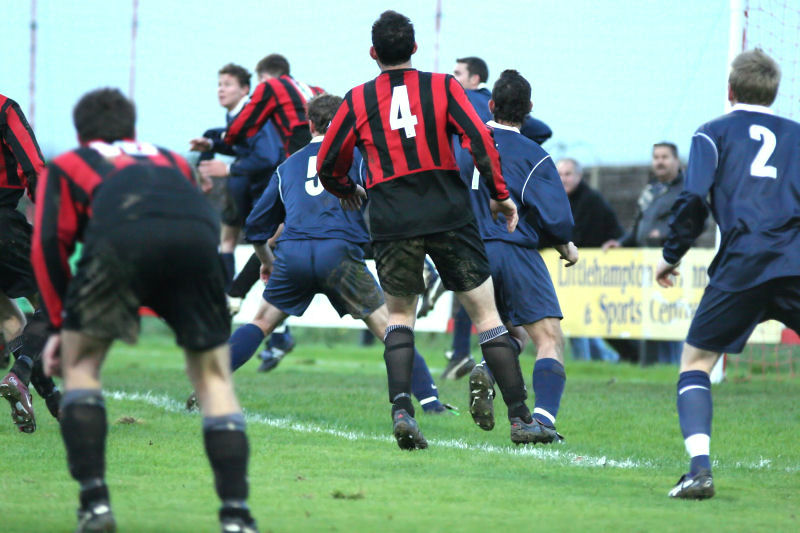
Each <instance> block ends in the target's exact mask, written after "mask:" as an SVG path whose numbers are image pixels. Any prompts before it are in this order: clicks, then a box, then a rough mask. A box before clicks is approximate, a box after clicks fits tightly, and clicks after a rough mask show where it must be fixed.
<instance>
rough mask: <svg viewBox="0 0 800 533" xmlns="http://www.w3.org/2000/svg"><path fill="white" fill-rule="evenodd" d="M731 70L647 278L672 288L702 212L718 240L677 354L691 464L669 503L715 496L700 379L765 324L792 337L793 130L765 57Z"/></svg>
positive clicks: (776, 73) (797, 162)
mask: <svg viewBox="0 0 800 533" xmlns="http://www.w3.org/2000/svg"><path fill="white" fill-rule="evenodd" d="M731 67H732V68H731V71H730V76H729V78H728V99H729V100H730V102H731V104H733V107H732V109H731V111H730V113H728V114H726V115H723V116H721V117H719V118H716V119H714V120H712V121H710V122H707V123H705V124H703V125H702V126H700V128H698V130H697V132H696V133H695V134H694V137H692V145H691V151H690V153H689V163H688V167H687V170H686V185H685V188H684V190H683V192H681V193H680V195H679V196H678V199H677V200H676V201H675V205H674V206H673V208H672V212H673V213H674V214H673V217H672V220H671V221H670V226H669V233H668V236H667V240H666V243H665V244H664V251H663V258H662V260H661V261H660V262H659V264H658V267H657V270H656V280H657V281H658V283H659V285H661V286H662V287H671V286H672V285H673V284H674V282H673V279H674V278H673V276H674V275H677V274H678V270H677V267H678V264H679V262H680V260H681V257H683V255H684V254H685V253H686V251H687V250H688V249H689V248H690V247H691V245H692V243H693V242H694V241H695V239H697V237H698V236H699V235H700V233H701V232H702V231H703V227H704V223H705V221H706V218H707V216H708V212H709V209H710V210H711V213H712V214H713V216H714V220H715V221H716V222H717V224H718V225H719V229H720V232H721V233H722V238H721V240H720V247H719V250H718V251H717V255H716V257H714V261H713V262H712V263H711V266H710V267H709V269H708V275H709V283H708V287H706V290H705V292H704V293H703V298H702V299H701V300H700V305H699V306H698V308H697V312H696V313H695V315H694V318H693V319H692V323H691V325H690V327H689V333H688V335H687V337H686V342H685V343H684V345H683V353H682V354H681V365H680V375H679V377H678V387H677V388H678V418H679V420H680V425H681V432H682V433H683V438H684V442H685V444H686V451H687V452H689V455H690V456H691V463H690V466H689V472H688V473H686V474H685V475H684V476H683V477H681V479H680V480H679V481H678V483H677V484H676V485H675V487H674V488H673V489H672V490H671V491H670V492H669V495H670V496H671V497H673V498H696V499H703V498H710V497H712V496H714V480H713V478H712V475H711V460H710V458H709V448H710V445H709V443H710V440H711V411H712V406H711V405H712V402H711V381H710V380H709V373H710V372H711V369H712V368H713V366H714V364H715V363H716V362H717V359H718V358H719V355H720V353H721V352H725V353H740V352H741V351H742V348H743V347H744V345H745V343H746V342H747V339H748V337H750V334H751V333H752V332H753V329H755V327H756V325H757V324H758V323H759V322H761V321H764V320H767V319H776V320H779V321H781V322H783V323H784V324H786V325H787V326H788V327H790V328H791V329H793V330H795V331H800V224H798V222H797V221H798V216H800V159H798V154H797V147H798V146H800V124H798V123H797V122H793V121H791V120H788V119H786V118H783V117H779V116H776V115H775V114H774V113H773V111H772V110H771V109H770V108H769V106H770V105H772V103H773V102H774V100H775V96H776V95H777V93H778V84H779V82H780V76H781V75H780V68H779V67H778V65H777V63H775V61H774V60H773V59H772V58H771V57H769V56H768V55H767V54H765V53H764V52H763V51H762V50H761V49H755V50H749V51H746V52H743V53H741V54H739V55H738V56H737V57H736V58H735V59H734V60H733V64H732V66H731Z"/></svg>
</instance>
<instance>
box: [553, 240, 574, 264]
mask: <svg viewBox="0 0 800 533" xmlns="http://www.w3.org/2000/svg"><path fill="white" fill-rule="evenodd" d="M553 248H555V249H556V251H557V252H558V254H559V255H560V256H561V259H563V260H564V261H566V262H567V264H566V265H564V266H566V267H571V266H572V265H574V264H575V263H577V262H578V247H577V246H575V243H573V242H568V243H566V244H557V245H556V246H554V247H553Z"/></svg>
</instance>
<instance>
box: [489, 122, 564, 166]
mask: <svg viewBox="0 0 800 533" xmlns="http://www.w3.org/2000/svg"><path fill="white" fill-rule="evenodd" d="M489 126H490V127H491V128H492V132H493V133H494V138H495V141H496V142H497V145H498V148H500V147H501V146H502V147H503V148H505V150H504V151H507V152H509V153H513V154H516V155H517V156H518V157H525V158H527V159H530V160H534V161H536V162H539V161H541V160H542V159H544V158H547V157H549V156H550V154H548V153H547V151H546V150H545V149H544V148H542V147H541V146H539V145H538V144H537V143H536V142H534V141H532V140H531V139H529V138H527V137H525V136H524V135H522V134H521V133H519V132H518V131H511V130H507V129H504V128H500V127H497V124H496V123H493V122H489Z"/></svg>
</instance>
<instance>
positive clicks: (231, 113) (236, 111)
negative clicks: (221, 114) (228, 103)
mask: <svg viewBox="0 0 800 533" xmlns="http://www.w3.org/2000/svg"><path fill="white" fill-rule="evenodd" d="M248 100H250V99H249V98H248V97H247V96H246V95H245V96H243V97H242V99H241V100H239V103H238V104H236V107H234V108H233V109H231V110H230V111H228V116H229V117H231V118H233V117H235V116H236V115H238V114H239V111H241V110H242V108H243V107H244V105H245V104H246V103H247V101H248Z"/></svg>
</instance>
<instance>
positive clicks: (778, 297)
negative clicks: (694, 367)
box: [686, 277, 800, 353]
mask: <svg viewBox="0 0 800 533" xmlns="http://www.w3.org/2000/svg"><path fill="white" fill-rule="evenodd" d="M769 319H775V320H778V321H779V322H783V323H784V324H785V325H786V326H788V327H789V328H791V329H793V330H795V331H796V332H800V277H790V278H776V279H772V280H769V281H767V282H766V283H762V284H761V285H757V286H755V287H753V288H751V289H747V290H744V291H739V292H728V291H723V290H720V289H717V288H715V287H712V286H710V285H709V286H708V287H706V290H705V292H704V293H703V298H702V299H701V300H700V305H699V306H698V307H697V312H696V313H695V315H694V318H693V319H692V325H691V326H689V334H688V335H687V336H686V342H687V343H688V344H690V345H691V346H694V347H695V348H700V349H701V350H709V351H712V352H720V353H722V352H725V353H740V352H741V351H742V349H743V348H744V346H745V344H746V343H747V339H749V338H750V335H751V334H752V333H753V330H754V329H756V326H757V325H758V324H759V323H761V322H764V321H765V320H769Z"/></svg>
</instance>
